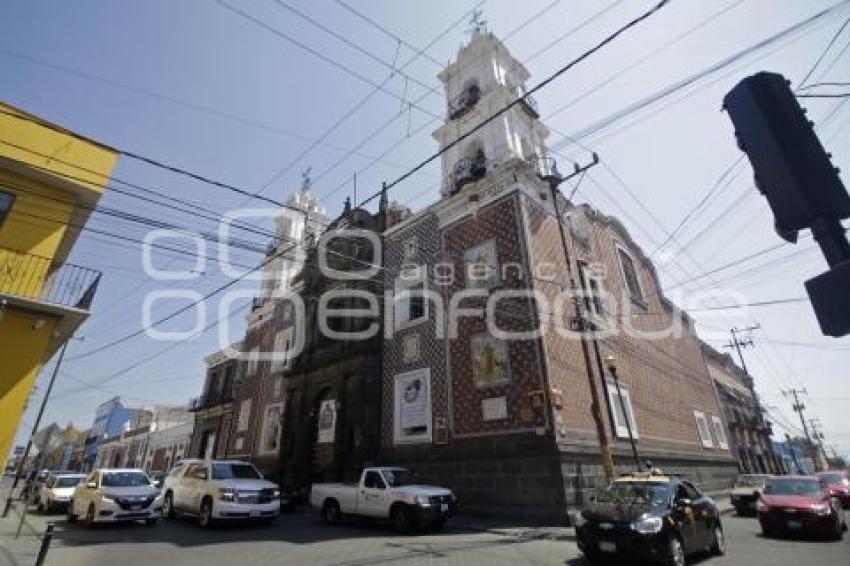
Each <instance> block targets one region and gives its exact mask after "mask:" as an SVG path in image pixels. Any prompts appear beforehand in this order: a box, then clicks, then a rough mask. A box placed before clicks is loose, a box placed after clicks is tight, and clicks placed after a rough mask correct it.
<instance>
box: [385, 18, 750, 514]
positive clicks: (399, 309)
mask: <svg viewBox="0 0 850 566" xmlns="http://www.w3.org/2000/svg"><path fill="white" fill-rule="evenodd" d="M440 79H441V80H442V81H443V83H444V85H445V90H446V95H447V100H448V101H449V103H448V108H447V119H446V121H445V123H444V124H443V125H442V126H441V127H440V128H439V129H438V130H437V131H436V132H435V133H434V137H435V139H436V140H437V141H438V143H439V144H440V147H441V148H442V149H444V150H445V151H444V152H443V153H442V171H443V179H444V185H443V190H442V198H441V199H440V200H439V201H438V202H436V203H434V204H433V205H431V206H430V207H428V208H426V209H425V210H423V211H420V212H418V213H417V214H415V215H412V216H411V217H409V218H407V219H406V220H405V221H403V222H401V223H399V224H397V225H395V226H393V227H391V228H390V229H388V230H387V232H386V233H385V238H384V245H385V261H384V266H385V274H384V293H385V295H393V296H394V297H395V301H394V308H393V314H394V317H393V322H392V332H391V333H390V334H391V336H390V337H389V338H388V339H387V340H386V341H385V343H384V363H383V411H382V453H381V454H382V461H383V462H385V463H387V464H390V463H392V464H399V465H409V466H411V467H414V468H416V469H417V470H419V472H420V473H421V474H422V475H424V476H425V477H428V478H430V479H432V480H433V481H437V482H440V483H442V484H445V485H448V486H451V488H452V489H454V490H455V492H456V493H457V494H458V495H459V499H460V501H461V502H462V505H463V506H464V508H466V509H467V510H470V511H482V512H484V511H486V512H488V513H503V514H510V515H511V516H514V517H519V516H526V517H528V518H529V519H535V518H539V519H544V518H545V519H555V520H565V519H566V509H567V508H568V507H569V506H575V505H580V504H581V503H583V502H584V501H586V496H587V492H588V490H589V489H591V488H593V487H597V486H599V485H600V484H601V483H602V482H604V481H605V474H604V471H603V467H602V465H601V458H600V441H601V438H600V435H602V434H604V435H605V440H607V442H608V443H609V444H610V446H611V452H612V454H613V459H614V463H615V464H616V468H617V471H625V470H627V469H633V468H634V466H635V463H634V453H635V451H633V450H632V448H631V446H632V441H633V442H634V444H635V449H636V451H637V453H638V459H639V462H640V464H643V462H644V460H651V461H652V462H653V464H654V465H655V466H656V467H660V468H662V469H663V470H664V471H666V472H675V473H684V474H688V475H689V476H691V477H693V478H695V479H696V480H697V481H699V482H700V483H701V484H702V485H704V486H705V487H706V488H708V489H711V488H720V487H723V486H725V485H728V482H729V480H730V479H731V477H732V476H733V475H734V474H735V471H736V466H735V461H734V459H733V458H732V456H731V454H730V452H729V450H728V446H723V445H721V444H720V443H718V442H716V441H714V440H712V434H714V432H713V430H712V428H711V424H710V423H712V422H713V421H712V419H714V418H722V411H721V409H720V406H719V402H718V397H717V394H716V392H715V389H714V387H713V385H712V381H711V379H710V377H709V375H708V371H707V369H706V365H705V362H704V361H703V359H702V354H701V348H700V342H699V340H698V339H697V338H696V336H695V334H694V330H693V324H692V321H691V320H690V319H689V318H688V317H687V315H686V314H684V313H683V312H681V311H679V310H678V309H677V308H676V307H675V306H674V305H673V304H672V303H670V302H669V301H668V300H667V299H666V298H665V297H664V295H663V293H662V292H661V289H660V287H659V283H658V279H657V275H656V273H655V269H654V267H653V265H652V263H651V262H650V260H649V259H648V258H647V257H646V255H645V254H644V253H643V252H642V250H641V249H640V248H639V247H638V246H637V245H636V244H635V243H634V241H633V240H632V239H631V237H630V236H629V234H628V232H627V231H626V230H625V228H624V227H623V225H622V224H621V223H620V222H618V221H617V220H616V219H614V218H611V217H608V216H605V215H604V214H602V213H600V212H599V211H597V210H594V209H592V208H590V207H588V206H573V205H572V203H570V202H569V201H568V200H567V199H565V198H564V197H563V196H561V195H558V196H557V197H556V198H555V199H554V200H553V198H552V195H553V192H552V191H551V190H550V185H549V184H548V182H547V181H546V180H545V179H546V178H547V176H548V175H551V174H552V173H553V172H552V170H551V160H546V159H541V158H542V157H544V156H547V152H546V146H545V139H546V136H547V134H548V132H547V129H546V127H545V126H544V125H543V124H542V123H541V122H540V120H539V115H538V113H537V109H536V108H535V106H534V105H533V104H532V103H531V102H523V103H520V104H517V105H515V106H513V107H512V108H510V109H509V110H507V112H505V113H504V114H502V116H500V117H499V118H498V119H496V120H493V121H491V122H489V123H487V124H485V125H484V126H483V127H481V128H476V126H477V125H478V124H480V123H481V122H482V120H484V119H485V118H486V117H488V116H490V115H492V114H494V113H495V112H497V111H499V110H501V109H502V108H504V107H505V106H507V105H508V104H509V103H510V102H511V101H512V100H514V99H515V98H516V97H518V96H521V95H523V94H524V92H525V91H524V84H525V81H526V80H527V79H528V72H527V71H526V70H525V69H524V68H523V66H522V65H521V63H519V62H518V61H516V60H515V59H514V58H513V57H512V56H511V55H510V53H509V52H508V51H507V49H506V48H505V47H504V46H503V45H502V44H501V42H499V41H498V39H496V38H495V37H494V36H493V35H492V34H490V33H487V32H476V33H474V34H473V37H472V40H471V41H470V43H469V44H467V45H466V46H464V47H463V48H461V50H460V52H459V54H458V58H457V61H455V62H454V63H452V64H450V65H449V67H448V68H447V69H446V70H445V71H444V72H443V73H441V75H440ZM473 128H476V129H475V131H473ZM556 202H557V203H558V209H557V210H556V208H555V203H556ZM559 223H560V224H561V226H560V227H559ZM571 281H573V282H574V283H575V290H576V291H578V296H576V293H571V286H570V284H569V283H570V282H571ZM576 302H577V303H578V306H579V309H580V315H579V316H578V317H577V316H575V314H574V312H573V310H574V305H575V303H576ZM577 318H582V319H583V320H584V321H585V325H586V326H590V327H592V328H594V329H595V332H593V333H592V334H591V335H590V336H589V337H586V338H585V345H586V346H587V347H588V354H589V355H588V356H587V357H585V356H584V355H583V351H582V348H583V345H582V340H581V339H580V338H579V335H578V333H577V332H575V330H576V329H577V327H576V323H577ZM605 358H608V359H609V360H612V359H615V360H616V372H617V378H618V380H619V385H620V387H619V391H618V390H617V387H616V385H617V383H616V381H615V379H614V375H613V374H612V373H611V370H609V369H608V367H607V365H608V363H610V362H604V359H605ZM588 366H589V367H588ZM594 404H596V405H597V406H598V408H599V411H598V415H599V416H600V418H599V422H597V420H596V419H594V416H593V411H592V407H593V406H594Z"/></svg>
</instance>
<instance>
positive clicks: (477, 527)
mask: <svg viewBox="0 0 850 566" xmlns="http://www.w3.org/2000/svg"><path fill="white" fill-rule="evenodd" d="M712 499H713V500H714V503H715V504H717V507H718V509H720V514H721V515H728V514H729V513H732V512H733V511H734V508H733V507H732V502H731V501H730V500H729V496H728V495H726V494H723V495H718V496H717V497H712ZM450 525H451V528H453V529H457V530H462V531H476V532H488V533H493V534H496V535H501V536H506V537H511V538H515V539H519V540H563V541H574V540H575V539H576V531H575V529H574V528H573V527H545V526H544V527H518V526H512V525H510V524H507V523H505V522H504V521H493V520H490V519H487V518H485V517H470V516H464V515H461V516H458V517H455V518H453V519H452V520H451V523H450Z"/></svg>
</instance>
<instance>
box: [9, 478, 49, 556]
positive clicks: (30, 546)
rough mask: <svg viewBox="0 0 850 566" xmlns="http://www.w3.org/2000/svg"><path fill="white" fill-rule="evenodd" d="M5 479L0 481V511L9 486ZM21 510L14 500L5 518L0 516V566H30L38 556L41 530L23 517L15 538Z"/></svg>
mask: <svg viewBox="0 0 850 566" xmlns="http://www.w3.org/2000/svg"><path fill="white" fill-rule="evenodd" d="M7 479H8V478H3V480H4V481H3V482H1V483H0V511H2V510H3V506H4V505H5V503H6V495H7V494H8V492H9V488H10V487H11V481H5V480H7ZM22 511H23V508H22V506H21V504H20V503H19V502H14V503H13V504H12V507H11V509H10V510H9V515H8V516H7V517H6V518H5V519H3V518H0V566H31V565H32V564H35V559H36V558H37V557H38V550H39V548H40V547H41V538H42V536H43V534H44V533H43V532H41V531H40V530H38V529H37V528H36V527H34V526H33V525H32V524H31V523H30V522H29V521H27V520H26V519H25V520H24V524H23V526H22V528H21V534H20V536H19V537H18V538H17V539H16V538H15V534H16V533H17V531H18V525H19V524H20V520H21V513H22Z"/></svg>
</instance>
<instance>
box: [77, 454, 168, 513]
mask: <svg viewBox="0 0 850 566" xmlns="http://www.w3.org/2000/svg"><path fill="white" fill-rule="evenodd" d="M161 512H162V498H161V497H160V495H159V490H158V489H157V485H156V482H151V480H150V478H148V475H147V474H146V473H145V472H144V471H143V470H137V469H132V468H106V469H102V470H95V471H94V472H92V474H91V475H90V476H89V477H88V478H87V479H86V480H85V481H84V482H82V483H80V484H79V485H77V487H76V488H75V489H74V494H73V495H72V496H71V503H70V504H69V505H68V522H69V523H73V522H74V521H76V520H77V518H83V519H84V520H85V522H86V525H88V526H90V527H91V526H93V525H94V524H95V523H100V522H115V521H142V520H143V521H144V522H145V523H147V524H148V525H155V524H156V522H157V519H159V517H160V513H161Z"/></svg>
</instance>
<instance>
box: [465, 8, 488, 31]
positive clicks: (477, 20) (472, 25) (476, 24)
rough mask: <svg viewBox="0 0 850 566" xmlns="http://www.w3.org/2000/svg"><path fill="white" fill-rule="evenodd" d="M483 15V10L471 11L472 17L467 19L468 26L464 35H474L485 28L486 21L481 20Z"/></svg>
mask: <svg viewBox="0 0 850 566" xmlns="http://www.w3.org/2000/svg"><path fill="white" fill-rule="evenodd" d="M483 15H484V10H473V11H472V17H470V18H469V25H468V26H467V28H466V33H471V34H476V33H481V32H482V31H484V30H485V29H486V27H487V20H484V19H482V18H481V16H483Z"/></svg>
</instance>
